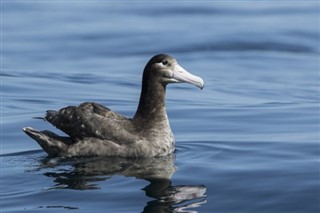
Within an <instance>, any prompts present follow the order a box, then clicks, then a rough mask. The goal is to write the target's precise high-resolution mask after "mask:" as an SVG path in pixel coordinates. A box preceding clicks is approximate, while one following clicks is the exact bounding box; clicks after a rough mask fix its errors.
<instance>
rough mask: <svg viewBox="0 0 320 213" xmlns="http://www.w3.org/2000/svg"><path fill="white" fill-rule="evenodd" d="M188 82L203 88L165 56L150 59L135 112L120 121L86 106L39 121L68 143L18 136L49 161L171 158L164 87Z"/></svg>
mask: <svg viewBox="0 0 320 213" xmlns="http://www.w3.org/2000/svg"><path fill="white" fill-rule="evenodd" d="M180 82H187V83H190V84H193V85H195V86H197V87H199V88H201V89H202V88H203V86H204V82H203V80H202V79H201V78H200V77H198V76H195V75H192V74H191V73H189V72H188V71H186V70H185V69H184V68H182V67H181V66H180V65H179V64H178V63H177V61H176V60H175V59H174V58H173V57H171V56H169V55H165V54H159V55H156V56H154V57H152V58H151V59H150V61H149V62H148V63H147V65H146V66H145V68H144V71H143V77H142V88H141V94H140V101H139V105H138V109H137V111H136V113H135V115H134V117H133V118H127V117H124V116H122V115H120V114H118V113H116V112H113V111H111V110H110V109H109V108H106V107H104V106H102V105H100V104H97V103H92V102H85V103H82V104H80V105H79V106H68V107H65V108H62V109H60V110H59V111H53V110H48V111H47V113H46V115H45V117H44V118H43V119H44V120H46V121H48V122H50V123H51V124H52V125H53V126H55V127H57V128H58V129H60V130H62V131H63V132H64V133H66V134H67V135H68V137H64V136H59V135H57V134H55V133H53V132H51V131H48V130H44V131H37V130H35V129H33V128H31V127H26V128H23V131H24V132H25V133H26V134H28V135H29V136H30V137H31V138H33V139H34V140H36V141H37V142H38V143H39V145H40V146H41V147H42V149H43V150H44V151H45V152H47V153H48V155H49V156H52V157H63V156H67V157H73V156H103V155H104V156H122V157H155V156H164V155H167V154H169V153H172V152H173V151H174V149H175V140H174V137H173V134H172V131H171V128H170V124H169V120H168V116H167V112H166V107H165V95H166V86H167V84H169V83H180Z"/></svg>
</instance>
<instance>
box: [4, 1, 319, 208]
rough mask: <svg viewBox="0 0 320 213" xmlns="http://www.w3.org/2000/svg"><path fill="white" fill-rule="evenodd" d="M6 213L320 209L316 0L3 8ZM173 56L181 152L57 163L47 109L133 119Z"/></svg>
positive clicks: (172, 89) (15, 4)
mask: <svg viewBox="0 0 320 213" xmlns="http://www.w3.org/2000/svg"><path fill="white" fill-rule="evenodd" d="M1 3H2V4H1V6H2V7H1V9H2V13H1V16H2V19H1V27H2V34H1V35H2V61H1V62H2V63H1V94H2V99H1V156H0V159H1V193H0V194H1V206H0V208H1V212H70V211H71V212H113V213H114V212H116V213H125V212H145V213H147V212H152V213H158V212H199V213H212V212H247V213H248V212H276V213H278V212H279V213H284V212H308V213H309V212H312V213H313V212H319V211H320V145H319V141H320V140H319V139H320V135H319V128H320V124H319V121H320V115H319V114H320V105H319V103H320V102H319V97H320V94H319V83H320V82H319V81H320V78H319V77H320V75H319V70H320V62H319V52H320V47H319V46H320V39H319V36H320V23H319V19H320V17H319V7H320V5H319V2H318V1H293V0H292V1H152V2H151V1H139V2H135V3H132V2H129V1H122V2H117V1H40V0H39V1H14V0H13V1H2V2H1ZM158 53H169V54H171V55H172V56H174V57H175V58H176V59H177V60H178V62H179V63H180V64H181V65H182V66H183V67H184V68H186V69H187V70H189V71H190V72H192V73H194V74H196V75H199V76H201V77H202V78H203V79H204V80H205V88H204V89H203V90H199V89H197V88H196V87H194V86H192V85H186V84H179V85H170V86H169V87H168V91H167V111H168V115H169V119H170V123H171V127H172V129H173V131H174V135H175V138H176V146H177V151H176V153H175V155H172V156H167V157H166V158H154V159H135V160H132V159H130V160H128V159H121V158H103V157H102V158H92V159H81V158H80V159H65V160H61V161H58V162H55V160H56V159H48V158H47V157H46V154H45V153H44V151H42V150H41V149H40V147H39V146H38V145H37V144H36V143H35V142H34V141H33V140H31V139H30V138H29V137H27V136H26V135H25V134H24V133H23V132H22V131H21V129H22V127H25V126H32V127H34V128H37V129H50V130H54V131H56V132H58V131H57V130H56V129H55V128H53V127H51V126H50V125H49V124H48V123H45V122H43V121H41V120H35V119H32V117H35V116H42V115H43V114H44V112H45V110H47V109H59V108H61V107H64V106H67V105H78V104H79V103H81V102H84V101H95V102H98V103H102V104H104V105H106V106H108V107H109V108H111V109H112V110H114V111H117V112H120V113H122V114H124V115H126V116H132V115H133V114H134V112H135V109H136V106H137V102H138V98H139V94H140V83H141V82H140V80H141V74H142V70H143V67H144V65H145V64H146V62H147V61H148V60H149V58H151V57H152V56H153V55H155V54H158Z"/></svg>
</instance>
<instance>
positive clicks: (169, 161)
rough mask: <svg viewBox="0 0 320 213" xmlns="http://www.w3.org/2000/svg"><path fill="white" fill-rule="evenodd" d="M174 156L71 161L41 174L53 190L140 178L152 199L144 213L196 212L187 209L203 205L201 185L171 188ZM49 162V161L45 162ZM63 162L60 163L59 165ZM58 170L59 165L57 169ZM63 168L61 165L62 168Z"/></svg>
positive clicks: (78, 188) (204, 189)
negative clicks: (49, 179) (116, 177)
mask: <svg viewBox="0 0 320 213" xmlns="http://www.w3.org/2000/svg"><path fill="white" fill-rule="evenodd" d="M174 161H175V155H174V154H172V155H168V156H166V157H159V158H140V159H128V158H119V157H107V158H106V157H104V158H94V159H92V158H90V159H72V168H71V169H70V168H69V167H70V161H69V162H68V163H67V165H68V166H66V167H68V168H66V169H64V170H63V169H62V170H61V169H59V170H58V171H52V170H51V171H50V172H46V173H44V175H46V176H48V177H52V178H54V182H55V183H56V184H55V186H54V188H68V189H76V190H89V189H99V185H98V184H97V182H99V181H105V180H107V179H109V178H110V177H112V176H113V175H122V176H125V177H135V178H137V179H144V180H146V181H148V182H149V184H148V185H147V186H146V187H144V188H143V190H144V191H145V193H146V195H147V196H148V197H151V198H153V199H154V200H152V201H149V202H147V204H146V206H145V207H144V210H143V212H144V213H149V212H150V213H151V212H152V213H158V212H159V213H162V212H163V213H164V212H196V211H191V210H190V208H194V207H198V206H199V205H201V204H203V203H205V202H206V195H205V192H206V187H205V186H204V185H175V186H174V185H173V184H172V182H171V177H172V175H173V174H174V172H175V171H176V168H175V166H174ZM48 162H49V163H52V159H51V160H49V161H47V160H46V163H48ZM63 164H64V163H63V162H62V164H61V165H63ZM59 167H60V166H59ZM62 167H63V166H62Z"/></svg>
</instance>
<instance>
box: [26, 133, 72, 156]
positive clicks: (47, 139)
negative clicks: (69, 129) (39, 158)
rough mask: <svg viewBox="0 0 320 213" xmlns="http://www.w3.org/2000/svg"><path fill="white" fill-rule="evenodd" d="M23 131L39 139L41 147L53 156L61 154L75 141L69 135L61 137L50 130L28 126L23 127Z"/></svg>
mask: <svg viewBox="0 0 320 213" xmlns="http://www.w3.org/2000/svg"><path fill="white" fill-rule="evenodd" d="M23 131H24V132H25V133H26V134H27V135H29V136H30V137H31V138H33V139H34V140H35V141H37V142H38V144H39V145H40V146H41V148H42V149H43V150H44V151H45V152H46V153H48V155H49V156H52V157H55V156H59V154H60V153H62V152H65V151H66V150H67V148H68V146H69V145H70V144H72V143H73V142H72V140H71V139H70V138H69V137H61V136H59V135H57V134H55V133H53V132H50V131H48V130H45V131H37V130H35V129H33V128H31V127H26V128H23Z"/></svg>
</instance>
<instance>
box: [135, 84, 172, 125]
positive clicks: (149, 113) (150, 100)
mask: <svg viewBox="0 0 320 213" xmlns="http://www.w3.org/2000/svg"><path fill="white" fill-rule="evenodd" d="M165 96H166V87H165V86H164V85H162V84H161V83H159V82H152V81H144V82H143V84H142V89H141V95H140V101H139V105H138V109H137V111H136V114H135V115H134V117H133V121H134V122H138V123H139V124H140V125H141V127H142V128H145V127H147V126H148V125H149V126H150V127H151V128H152V126H153V125H156V124H157V123H159V122H167V120H168V118H167V112H166V106H165Z"/></svg>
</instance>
